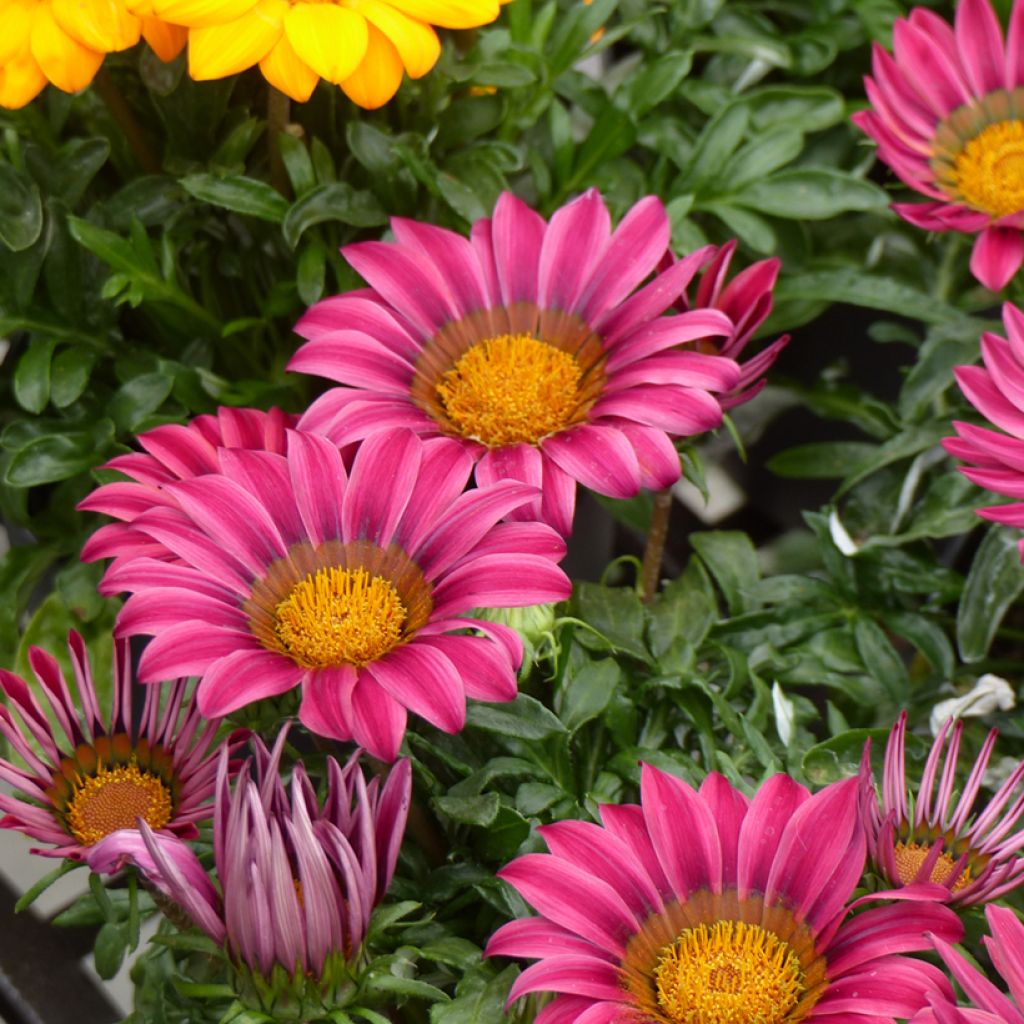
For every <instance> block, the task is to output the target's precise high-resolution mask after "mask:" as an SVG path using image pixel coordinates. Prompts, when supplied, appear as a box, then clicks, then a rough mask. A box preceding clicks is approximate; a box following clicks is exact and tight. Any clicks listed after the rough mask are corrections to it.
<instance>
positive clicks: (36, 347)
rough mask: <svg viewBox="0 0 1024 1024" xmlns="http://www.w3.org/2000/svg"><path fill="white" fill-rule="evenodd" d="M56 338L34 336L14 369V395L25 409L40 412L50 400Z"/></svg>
mask: <svg viewBox="0 0 1024 1024" xmlns="http://www.w3.org/2000/svg"><path fill="white" fill-rule="evenodd" d="M56 347H57V339H56V338H33V339H32V342H31V343H30V344H29V347H28V349H27V350H26V352H25V354H24V355H23V356H22V357H21V358H20V359H19V360H18V368H17V369H16V370H15V371H14V397H15V398H16V399H17V401H18V405H20V406H21V407H22V408H23V409H27V410H28V411H29V412H34V413H40V412H42V411H43V409H45V408H46V406H47V404H48V403H49V401H50V361H51V359H52V358H53V350H54V349H55V348H56Z"/></svg>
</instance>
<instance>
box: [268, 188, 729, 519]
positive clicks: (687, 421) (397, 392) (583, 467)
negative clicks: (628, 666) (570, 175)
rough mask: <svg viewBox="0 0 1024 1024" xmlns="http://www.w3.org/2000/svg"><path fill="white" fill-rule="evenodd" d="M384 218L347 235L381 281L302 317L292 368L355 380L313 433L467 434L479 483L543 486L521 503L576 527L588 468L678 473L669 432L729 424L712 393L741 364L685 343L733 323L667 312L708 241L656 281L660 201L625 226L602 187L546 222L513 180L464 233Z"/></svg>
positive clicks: (643, 482) (624, 492) (599, 487)
mask: <svg viewBox="0 0 1024 1024" xmlns="http://www.w3.org/2000/svg"><path fill="white" fill-rule="evenodd" d="M391 228H392V231H393V232H394V235H395V239H396V240H395V241H394V242H359V243H357V244H355V245H349V246H346V247H345V249H344V250H343V252H344V254H345V258H346V259H347V260H348V261H349V263H351V264H352V266H353V267H354V268H355V269H356V270H357V271H358V272H359V273H360V274H361V275H362V277H363V278H364V279H365V280H366V281H367V282H369V284H370V288H369V289H363V290H361V291H354V292H349V293H348V294H345V295H337V296H334V297H333V298H329V299H324V300H323V301H321V302H318V303H317V304H316V305H315V306H313V307H312V308H311V309H310V310H309V311H308V312H307V313H306V315H305V316H304V317H303V318H302V319H301V320H300V321H299V323H298V325H297V326H296V328H295V330H296V332H297V333H298V334H300V335H302V336H303V337H304V338H306V339H308V340H307V343H306V344H305V345H303V346H302V347H301V348H299V350H298V351H297V352H296V353H295V355H294V356H293V357H292V360H291V362H290V363H289V364H288V368H289V369H290V370H295V371H299V372H302V373H312V374H317V375H319V376H321V377H327V378H328V379H330V380H334V381H338V382H339V383H340V384H342V385H344V386H343V387H340V388H334V389H332V390H331V391H328V392H327V393H326V394H325V395H323V396H321V397H320V398H319V399H318V400H317V401H316V402H314V403H313V405H312V406H311V407H310V408H309V409H308V410H307V412H306V413H305V415H304V416H303V417H302V420H301V421H300V424H299V425H300V427H301V428H302V429H303V430H314V431H317V432H321V433H324V434H326V435H327V436H328V437H330V438H331V440H333V441H335V442H336V443H337V444H339V445H345V444H348V443H349V442H351V441H356V440H359V439H361V438H363V437H365V436H366V435H367V434H368V433H369V432H370V431H373V430H376V429H379V428H380V427H381V426H385V425H394V426H406V427H409V428H411V429H413V430H415V431H416V432H417V433H419V434H423V435H427V436H431V435H437V434H443V435H447V436H449V437H454V438H459V439H460V440H461V442H462V444H463V445H464V446H465V447H466V449H467V450H468V451H470V452H471V453H472V455H473V458H474V459H475V460H477V467H476V479H477V482H478V483H479V484H481V485H483V484H489V483H493V482H494V481H496V480H501V479H507V478H511V479H516V480H522V481H525V482H527V483H530V484H532V485H535V486H538V487H540V489H541V494H542V496H541V498H540V500H539V502H538V503H536V504H535V505H534V506H532V507H531V508H530V509H524V510H522V511H521V512H519V513H518V517H519V518H530V517H532V518H538V517H539V518H541V519H543V520H544V521H545V522H549V523H551V524H552V525H553V526H555V527H556V529H558V530H559V531H560V532H561V533H562V534H568V533H569V532H570V530H571V528H572V517H573V509H574V506H575V495H576V482H577V481H579V482H580V483H582V484H583V485H584V486H586V487H589V488H591V489H592V490H595V491H597V492H598V493H600V494H605V495H609V496H611V497H615V498H624V497H629V496H631V495H635V494H636V493H637V492H638V491H639V489H640V488H641V487H650V488H654V489H658V490H660V489H662V488H665V487H667V486H669V485H670V484H672V483H673V482H674V481H675V480H677V479H678V478H679V475H680V465H679V456H678V454H677V453H676V450H675V448H674V446H673V444H672V438H673V437H686V436H690V435H693V434H699V433H701V432H703V431H706V430H710V429H712V428H713V427H717V426H718V425H719V423H720V422H721V419H722V410H721V407H720V405H719V403H718V401H717V400H716V399H715V397H714V394H715V393H721V394H727V393H729V392H730V391H731V390H732V389H733V388H734V387H735V386H736V384H737V382H738V380H739V369H738V367H737V366H736V364H735V363H734V362H733V361H732V360H731V359H727V358H724V357H723V356H720V355H717V354H709V353H704V352H699V351H695V350H694V349H693V347H692V343H694V342H697V341H699V340H703V339H711V338H716V337H719V338H728V337H730V336H731V334H732V332H733V324H732V321H731V320H730V319H729V318H728V317H727V316H726V315H725V314H724V313H722V312H720V311H718V310H711V309H695V310H691V311H689V312H685V313H678V314H675V315H672V316H662V315H661V314H663V313H664V312H665V311H666V310H668V309H669V308H670V307H671V306H672V304H673V303H674V302H675V301H676V300H677V299H678V298H679V296H680V295H681V294H682V291H683V288H684V287H685V286H686V284H687V283H688V282H689V281H690V279H691V278H692V277H693V275H694V273H695V272H696V270H697V268H698V267H699V266H700V265H701V264H702V262H704V261H705V260H706V253H705V252H704V251H703V250H702V251H701V252H700V253H695V254H693V255H691V256H688V257H686V258H685V259H682V260H680V261H679V262H678V263H676V264H675V265H674V266H672V267H671V268H669V269H668V270H666V271H665V272H663V273H657V274H655V276H654V277H653V278H652V279H651V280H649V281H647V279H648V278H650V277H651V275H652V273H654V272H655V271H656V269H657V267H658V265H659V263H660V262H661V260H662V258H663V257H664V256H665V254H666V253H667V252H668V244H669V235H670V229H669V221H668V216H667V215H666V213H665V209H664V207H663V206H662V204H661V201H660V200H658V199H657V198H655V197H653V196H649V197H648V198H646V199H643V200H641V201H640V202H639V203H637V204H636V205H635V206H634V207H633V208H632V209H631V210H630V211H629V213H627V214H626V216H625V217H624V218H623V220H622V222H621V223H620V224H619V226H618V228H617V229H616V230H615V231H614V232H612V230H611V223H610V219H609V215H608V210H607V209H606V208H605V205H604V202H603V201H602V199H601V197H600V196H599V195H598V194H597V192H594V191H590V192H587V193H586V194H585V195H583V196H581V197H580V198H578V199H576V200H574V201H573V202H571V203H569V204H568V205H567V206H563V207H562V208H561V209H559V210H557V211H556V212H555V214H554V215H553V216H552V218H551V220H550V222H545V221H544V219H543V218H542V217H541V216H540V215H539V214H537V213H535V212H534V211H533V210H531V209H530V208H529V207H528V206H526V205H525V204H524V203H522V202H521V201H520V200H518V199H516V197H515V196H513V195H511V194H509V193H505V194H504V195H502V196H501V198H500V199H499V200H498V204H497V206H496V207H495V210H494V217H493V219H484V220H479V221H477V222H476V223H475V224H474V225H473V229H472V234H471V236H470V238H468V239H467V238H464V237H463V236H461V235H458V234H455V233H454V232H451V231H446V230H444V229H443V228H439V227H434V226H433V225H430V224H420V223H417V222H416V221H411V220H404V219H402V218H394V219H392V221H391ZM645 281H647V283H646V284H644V282H645ZM641 285H643V287H641ZM682 346H690V347H688V348H686V347H682Z"/></svg>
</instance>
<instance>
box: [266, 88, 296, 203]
mask: <svg viewBox="0 0 1024 1024" xmlns="http://www.w3.org/2000/svg"><path fill="white" fill-rule="evenodd" d="M290 114H291V100H289V99H288V97H287V96H285V94H284V93H283V92H280V91H279V90H277V89H275V88H274V87H273V86H272V85H270V84H268V85H267V152H268V154H269V156H270V184H271V185H273V186H274V188H276V189H277V191H278V192H280V193H281V195H283V196H285V197H287V196H290V195H291V184H290V182H289V181H288V172H287V171H286V170H285V166H284V160H282V159H281V147H280V146H279V145H278V138H279V137H280V135H281V133H282V132H283V131H284V130H285V128H286V127H287V125H288V118H289V116H290Z"/></svg>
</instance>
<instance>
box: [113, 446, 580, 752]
mask: <svg viewBox="0 0 1024 1024" xmlns="http://www.w3.org/2000/svg"><path fill="white" fill-rule="evenodd" d="M218 457H219V459H220V463H221V467H222V471H221V473H216V474H213V473H211V474H207V475H205V476H198V477H195V478H193V479H191V480H180V481H177V482H173V483H167V484H164V485H163V486H164V488H165V489H166V490H167V491H168V492H169V493H170V495H171V497H172V498H173V499H174V501H175V503H176V507H173V508H172V507H164V508H152V509H150V510H149V511H147V512H143V513H142V514H141V515H140V516H138V517H137V518H136V519H135V520H134V521H133V528H134V529H137V530H139V531H141V532H142V533H144V534H146V535H147V536H149V537H150V538H152V539H153V540H155V541H157V542H159V543H160V544H162V545H164V546H165V547H166V548H167V549H168V550H169V551H170V552H171V553H172V554H173V555H174V556H175V557H176V558H177V559H178V562H177V563H171V562H167V561H160V560H157V559H153V558H148V557H138V558H131V559H127V560H121V561H120V562H117V563H115V564H114V565H113V566H112V567H111V568H110V569H109V570H108V571H107V575H106V577H105V586H106V588H107V589H108V590H111V591H117V590H126V591H129V592H130V593H131V596H130V597H129V598H128V601H127V603H126V604H125V606H124V608H123V609H122V610H121V614H120V616H119V618H118V624H117V631H118V634H119V635H122V636H124V635H131V634H137V633H149V634H152V635H153V636H154V637H155V639H154V640H152V641H151V643H150V644H149V646H148V647H147V648H146V650H145V652H144V654H143V656H142V661H141V663H140V666H139V673H140V677H141V678H142V679H143V680H144V681H147V682H149V681H152V682H157V681H159V680H162V679H166V678H168V677H170V676H174V675H178V674H183V675H193V674H194V675H201V676H202V679H201V680H200V682H199V688H198V690H197V699H198V702H199V707H200V708H201V709H202V711H203V713H204V714H206V715H226V714H228V713H230V712H232V711H235V710H236V709H238V708H240V707H243V706H244V705H246V704H250V703H252V702H253V701H256V700H259V699H260V698H263V697H269V696H274V695H277V694H281V693H284V692H286V691H287V690H290V689H292V688H293V687H296V686H300V685H301V687H302V705H301V708H300V710H299V717H300V719H301V720H302V723H303V724H304V725H305V726H306V727H307V728H309V729H310V730H311V731H313V732H315V733H317V734H319V735H321V736H332V737H335V738H338V739H353V738H354V739H355V740H356V741H357V742H358V743H360V744H361V745H363V746H365V747H366V748H367V749H368V750H370V751H371V753H373V754H374V755H375V756H377V757H381V758H383V759H385V760H392V759H393V758H394V757H395V755H396V753H397V751H398V746H399V744H400V742H401V740H402V735H403V733H404V732H405V723H406V709H407V708H408V709H410V710H412V711H415V712H416V713H417V714H420V715H422V716H423V717H424V718H426V719H427V720H428V721H430V722H432V723H433V724H435V725H437V726H438V727H439V728H441V729H444V730H447V731H449V732H455V731H457V730H459V729H461V728H462V726H463V724H464V722H465V715H466V697H467V696H469V697H475V698H479V699H482V700H511V699H512V698H513V697H514V696H515V694H516V676H515V669H516V667H517V666H518V664H519V662H520V660H521V658H522V644H521V641H520V640H519V638H518V636H517V634H516V633H515V631H514V630H511V629H509V628H508V627H507V626H500V625H498V624H497V623H483V622H479V621H477V620H475V619H472V618H467V617H465V616H464V613H465V612H467V611H469V610H470V609H472V608H474V607H479V606H484V605H493V606H501V607H515V606H521V605H531V604H538V603H541V602H544V601H557V600H562V599H564V598H565V597H567V596H568V594H569V591H570V584H569V580H568V579H567V578H566V576H565V574H564V573H563V572H562V571H561V570H560V569H559V568H558V567H557V565H556V563H557V561H558V559H559V558H561V557H562V555H563V554H564V551H565V546H564V544H563V542H562V540H561V538H560V537H559V536H558V535H557V534H556V533H555V532H554V531H553V530H552V529H551V528H550V527H547V526H544V525H542V524H538V523H500V522H499V520H500V519H501V518H502V516H504V515H506V514H507V513H508V512H509V511H511V510H513V509H515V508H518V507H519V506H520V505H522V504H524V503H525V502H529V501H531V500H532V499H533V498H534V496H535V493H536V492H535V490H534V489H533V488H531V487H528V486H526V485H524V484H520V483H517V482H514V481H504V482H501V483H495V484H492V485H490V486H486V487H481V488H479V489H476V490H472V491H469V492H467V493H463V491H464V488H465V486H466V482H467V479H468V477H469V475H470V472H471V470H472V459H471V458H470V457H469V455H468V453H466V452H465V451H464V450H463V449H462V447H461V446H460V445H459V444H458V443H456V442H455V441H451V440H448V439H446V438H435V439H433V440H430V441H422V440H420V439H419V438H417V437H416V436H415V435H414V434H412V433H411V432H410V431H407V430H391V431H383V432H380V433H378V434H375V435H374V436H373V437H371V438H369V439H368V440H366V441H364V442H363V443H362V445H361V446H360V448H359V451H358V452H357V453H356V455H355V459H354V461H353V464H352V470H351V474H349V473H347V472H346V470H345V465H344V463H343V461H342V458H341V454H340V453H339V451H338V449H337V447H335V445H333V444H332V443H331V442H330V441H328V440H327V439H326V438H324V437H320V436H317V435H312V434H304V433H302V432H299V431H289V432H288V454H287V456H282V455H275V454H272V453H270V452H255V451H250V450H244V449H238V448H234V449H231V448H221V449H220V450H219V453H218Z"/></svg>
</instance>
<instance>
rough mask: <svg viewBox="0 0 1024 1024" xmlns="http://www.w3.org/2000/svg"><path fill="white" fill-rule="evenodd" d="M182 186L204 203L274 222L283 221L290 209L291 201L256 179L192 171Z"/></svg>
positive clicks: (183, 180) (182, 182)
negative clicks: (219, 176)
mask: <svg viewBox="0 0 1024 1024" xmlns="http://www.w3.org/2000/svg"><path fill="white" fill-rule="evenodd" d="M181 186H182V188H184V189H185V191H186V192H188V193H189V195H192V196H195V197H196V199H201V200H202V201H203V202H204V203H211V204H212V205H214V206H220V207H223V208H224V209H225V210H231V211H233V212H234V213H242V214H245V215H246V216H249V217H259V218H260V220H269V221H272V222H273V223H275V224H280V223H281V221H282V220H283V219H284V216H285V214H286V213H287V212H288V200H287V199H285V197H284V196H283V195H281V193H280V192H278V191H277V190H276V189H275V188H273V187H272V186H271V185H268V184H267V183H266V182H265V181H258V180H257V179H255V178H245V177H242V176H241V175H231V176H228V177H224V178H218V177H217V176H216V175H214V174H190V175H188V176H187V177H185V178H182V179H181Z"/></svg>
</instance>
